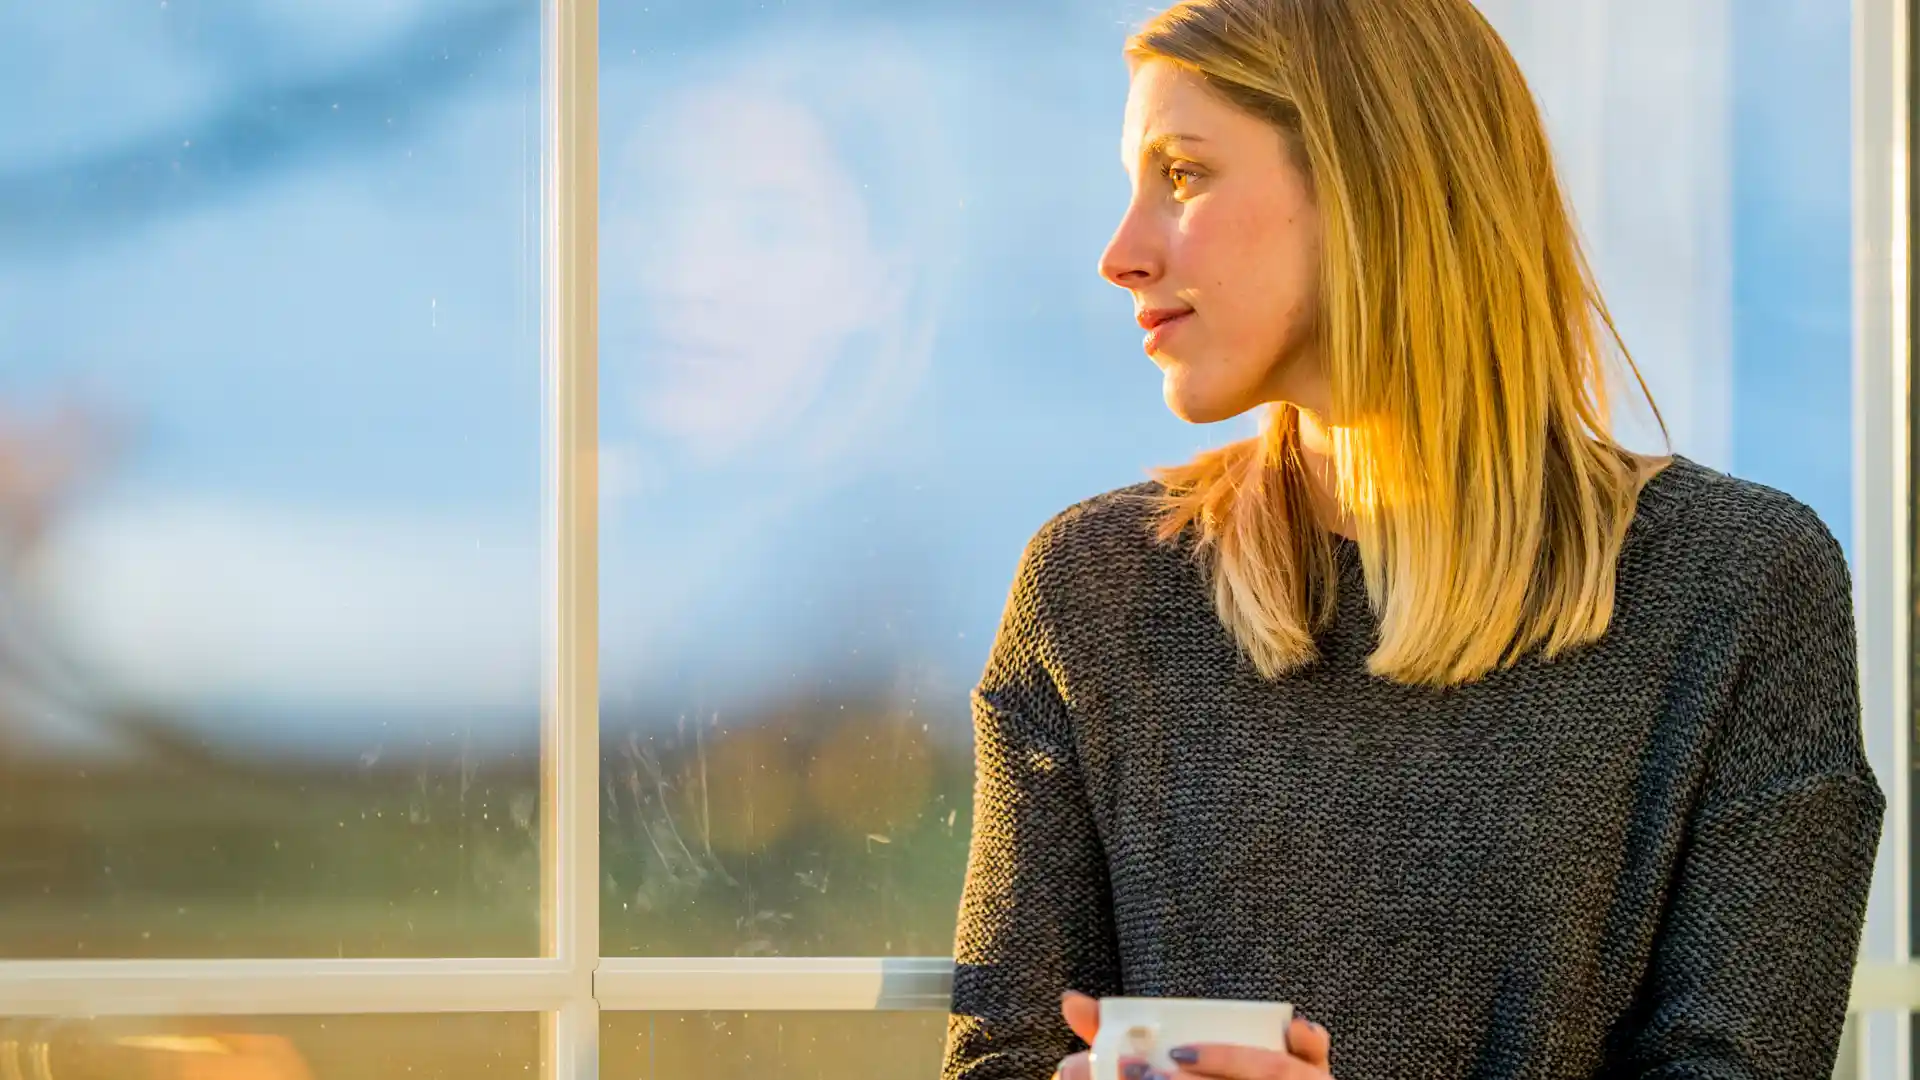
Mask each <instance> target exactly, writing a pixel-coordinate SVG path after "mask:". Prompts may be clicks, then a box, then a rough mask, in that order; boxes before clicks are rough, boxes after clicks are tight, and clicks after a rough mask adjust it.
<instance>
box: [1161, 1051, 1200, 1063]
mask: <svg viewBox="0 0 1920 1080" xmlns="http://www.w3.org/2000/svg"><path fill="white" fill-rule="evenodd" d="M1167 1056H1168V1057H1170V1058H1172V1059H1173V1063H1174V1064H1175V1065H1198V1064H1199V1063H1200V1051H1198V1050H1195V1049H1194V1048H1193V1047H1191V1046H1176V1047H1174V1048H1173V1049H1171V1050H1169V1051H1167Z"/></svg>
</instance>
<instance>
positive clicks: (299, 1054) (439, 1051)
mask: <svg viewBox="0 0 1920 1080" xmlns="http://www.w3.org/2000/svg"><path fill="white" fill-rule="evenodd" d="M539 1039H540V1018H539V1017H538V1016H534V1015H506V1014H501V1015H451V1014H447V1015H439V1014H436V1015H421V1016H414V1015H393V1016H352V1017H327V1016H294V1017H271V1018H251V1017H201V1018H195V1019H166V1018H145V1017H116V1018H113V1019H97V1020H39V1019H34V1020H26V1019H14V1020H6V1019H0V1076H4V1077H8V1078H13V1077H19V1078H21V1080H468V1078H470V1077H472V1078H488V1077H509V1076H513V1077H520V1076H527V1075H531V1074H533V1073H535V1072H537V1071H538V1069H539V1066H540V1044H539Z"/></svg>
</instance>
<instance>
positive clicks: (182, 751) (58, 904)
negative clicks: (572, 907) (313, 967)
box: [0, 0, 540, 958]
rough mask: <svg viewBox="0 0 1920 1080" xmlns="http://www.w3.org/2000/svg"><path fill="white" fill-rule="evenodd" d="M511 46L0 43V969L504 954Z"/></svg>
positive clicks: (34, 26)
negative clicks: (7, 964) (1, 960)
mask: <svg viewBox="0 0 1920 1080" xmlns="http://www.w3.org/2000/svg"><path fill="white" fill-rule="evenodd" d="M537 12H538V4H537V3H536V2H535V0H400V2H395V3H385V4H377V5H364V4H363V5H354V6H351V10H348V9H345V8H342V7H341V6H340V5H337V4H331V3H305V4H301V3H283V4H272V5H265V6H261V5H251V4H242V5H229V4H213V5H206V4H178V3H176V4H172V5H169V4H164V3H162V4H147V5H141V6H140V7H139V10H138V11H137V12H135V11H133V10H131V9H129V8H128V7H127V6H126V5H123V4H116V3H103V2H100V0H76V2H72V3H60V4H52V5H24V6H23V5H9V6H8V7H6V8H5V9H4V10H0V109H4V111H5V113H6V115H7V116H8V117H9V122H8V123H7V124H6V125H4V127H0V956H7V957H10V958H11V957H153V956H206V957H218V956H238V955H269V956H342V955H348V956H352V955H360V956H408V955H446V954H452V955H458V954H474V953H478V954H483V955H484V954H514V953H522V954H524V953H529V952H531V951H533V950H534V949H535V948H536V947H537V930H538V911H537V904H538V892H539V890H538V881H539V872H538V860H537V839H536V838H537V835H538V823H537V822H536V821H535V820H534V815H535V809H536V806H537V798H536V795H537V791H538V768H537V761H536V760H535V747H536V746H537V742H538V738H537V736H538V708H539V699H538V692H539V664H540V660H539V657H540V642H539V608H538V603H537V599H538V587H539V584H538V583H539V512H538V498H539V465H540V458H539V453H540V451H539V446H540V443H539V400H540V383H539V359H538V357H539V343H538V315H537V306H536V305H537V300H538V294H537V279H538V263H537V261H536V250H537V241H538V235H537V225H536V222H537V206H536V204H537V192H538V190H539V188H538V146H539V140H538V131H539V110H538V100H539V98H538V83H537V75H538V59H539V21H538V18H537Z"/></svg>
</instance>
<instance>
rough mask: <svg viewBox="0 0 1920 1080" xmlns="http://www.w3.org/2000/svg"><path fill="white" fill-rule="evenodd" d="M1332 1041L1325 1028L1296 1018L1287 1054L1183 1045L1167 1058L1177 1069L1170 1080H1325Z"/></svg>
mask: <svg viewBox="0 0 1920 1080" xmlns="http://www.w3.org/2000/svg"><path fill="white" fill-rule="evenodd" d="M1332 1044H1333V1041H1332V1039H1331V1037H1330V1036H1328V1034H1327V1029H1326V1028H1323V1027H1321V1026H1320V1025H1319V1024H1315V1023H1312V1022H1311V1021H1307V1020H1301V1019H1298V1018H1296V1019H1295V1020H1294V1021H1293V1024H1292V1025H1291V1026H1290V1027H1288V1028H1287V1051H1286V1052H1285V1053H1279V1052H1276V1051H1273V1050H1261V1049H1257V1048H1255V1047H1251V1046H1220V1045H1201V1046H1182V1047H1177V1048H1175V1049H1174V1050H1173V1051H1172V1052H1171V1053H1170V1054H1169V1056H1170V1057H1172V1058H1173V1060H1174V1061H1175V1062H1177V1063H1178V1064H1179V1066H1180V1071H1179V1072H1177V1073H1175V1074H1174V1076H1173V1080H1200V1078H1202V1077H1204V1078H1207V1080H1328V1072H1327V1062H1328V1059H1329V1057H1330V1056H1331V1054H1332V1049H1333V1045H1332Z"/></svg>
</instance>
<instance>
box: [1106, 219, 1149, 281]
mask: <svg viewBox="0 0 1920 1080" xmlns="http://www.w3.org/2000/svg"><path fill="white" fill-rule="evenodd" d="M1161 264H1162V258H1161V254H1160V251H1159V248H1158V245H1157V244H1155V243H1154V242H1153V238H1152V236H1151V235H1150V230H1149V229H1148V227H1147V222H1146V221H1145V220H1144V218H1143V217H1142V215H1141V214H1140V213H1139V212H1138V210H1137V208H1135V207H1128V208H1127V213H1126V215H1125V216H1124V217H1122V218H1121V219H1120V224H1119V225H1118V226H1117V227H1116V228H1115V229H1114V230H1113V238H1112V239H1111V240H1108V241H1107V249H1106V250H1105V251H1103V252H1101V253H1100V276H1101V277H1103V278H1106V279H1107V280H1108V281H1110V282H1112V283H1113V284H1115V285H1118V286H1120V287H1121V288H1123V289H1137V288H1139V287H1140V286H1142V285H1146V284H1150V283H1152V282H1153V281H1154V280H1155V279H1157V278H1158V277H1159V276H1160V273H1161Z"/></svg>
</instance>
